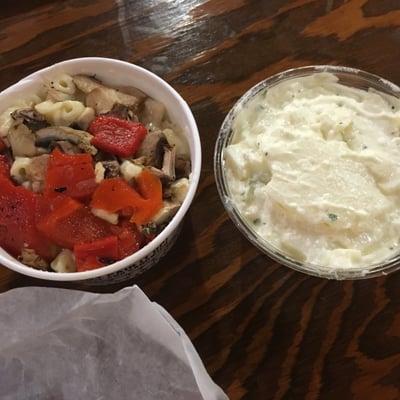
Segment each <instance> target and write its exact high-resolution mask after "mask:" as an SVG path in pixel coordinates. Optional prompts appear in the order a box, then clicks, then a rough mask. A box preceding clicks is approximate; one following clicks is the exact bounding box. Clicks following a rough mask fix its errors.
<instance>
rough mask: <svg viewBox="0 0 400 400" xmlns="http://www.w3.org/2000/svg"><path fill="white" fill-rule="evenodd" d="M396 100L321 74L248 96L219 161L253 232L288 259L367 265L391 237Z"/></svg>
mask: <svg viewBox="0 0 400 400" xmlns="http://www.w3.org/2000/svg"><path fill="white" fill-rule="evenodd" d="M399 110H400V101H399V100H398V99H395V98H392V97H389V96H387V95H384V94H383V93H379V92H376V91H372V90H369V91H362V90H358V89H353V88H349V87H346V86H344V85H341V84H339V83H338V81H337V78H336V77H335V76H334V75H331V74H327V73H321V74H314V75H312V76H309V77H304V78H296V79H291V80H287V81H285V82H282V83H279V84H277V85H276V86H274V87H273V88H271V89H269V90H268V91H266V90H264V91H262V92H260V93H259V94H257V95H256V96H255V97H254V98H253V99H252V100H250V102H249V103H247V105H246V106H245V107H244V108H242V109H241V110H240V111H239V112H238V114H237V116H236V118H235V120H234V125H233V131H234V134H233V139H232V142H231V144H230V145H229V146H227V148H226V149H225V153H224V163H225V169H226V177H227V182H228V186H229V189H230V192H231V196H232V200H233V201H234V203H235V205H236V207H237V208H238V210H239V211H240V212H241V214H242V215H243V216H244V218H245V219H246V220H247V221H248V222H249V223H250V224H251V225H252V227H253V228H254V230H255V231H256V233H257V234H258V235H259V236H260V237H261V238H262V239H263V240H266V241H267V242H269V243H270V244H272V245H273V246H274V247H275V248H277V249H278V250H279V251H281V252H283V253H284V254H286V255H289V256H291V257H292V258H294V259H295V260H298V261H302V262H303V261H307V262H309V263H313V264H316V265H320V266H329V267H333V268H334V267H337V268H356V267H363V268H365V267H367V266H368V265H371V264H375V263H379V262H382V261H384V260H385V259H387V258H390V257H392V256H393V255H394V254H395V253H397V252H398V250H399V238H400V111H399Z"/></svg>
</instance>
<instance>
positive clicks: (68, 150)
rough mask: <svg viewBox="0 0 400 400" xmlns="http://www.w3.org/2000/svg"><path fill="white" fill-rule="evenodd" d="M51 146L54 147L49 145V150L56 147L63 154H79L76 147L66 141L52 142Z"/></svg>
mask: <svg viewBox="0 0 400 400" xmlns="http://www.w3.org/2000/svg"><path fill="white" fill-rule="evenodd" d="M53 144H54V146H53V145H50V147H51V148H53V147H58V148H60V149H61V151H62V152H63V153H65V154H78V153H80V152H81V151H80V149H79V147H78V146H77V145H75V144H72V143H71V142H67V141H66V140H59V141H57V142H53Z"/></svg>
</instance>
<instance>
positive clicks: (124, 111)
mask: <svg viewBox="0 0 400 400" xmlns="http://www.w3.org/2000/svg"><path fill="white" fill-rule="evenodd" d="M106 115H110V116H114V117H117V118H120V119H126V120H128V121H135V122H138V121H139V118H138V116H137V115H136V114H135V113H134V112H133V110H132V109H130V108H129V107H127V106H124V105H123V104H114V105H113V108H112V109H111V111H109V112H108V113H106Z"/></svg>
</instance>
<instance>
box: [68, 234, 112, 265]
mask: <svg viewBox="0 0 400 400" xmlns="http://www.w3.org/2000/svg"><path fill="white" fill-rule="evenodd" d="M74 254H75V260H76V268H77V271H78V272H81V271H87V270H91V269H96V268H99V267H103V266H105V265H107V264H111V263H113V262H114V261H116V260H117V259H118V257H119V252H118V238H117V236H108V237H106V238H103V239H98V240H95V241H93V242H86V243H79V244H76V245H75V246H74Z"/></svg>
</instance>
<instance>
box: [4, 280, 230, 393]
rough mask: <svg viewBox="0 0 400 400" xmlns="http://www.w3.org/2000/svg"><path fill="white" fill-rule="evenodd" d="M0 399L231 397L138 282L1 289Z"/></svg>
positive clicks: (190, 344) (173, 321)
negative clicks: (105, 289)
mask: <svg viewBox="0 0 400 400" xmlns="http://www.w3.org/2000/svg"><path fill="white" fill-rule="evenodd" d="M0 399H2V400H27V399H29V400H30V399H38V400H39V399H40V400H47V399H49V400H50V399H51V400H53V399H57V400H62V399H74V400H75V399H85V400H91V399H96V400H103V399H104V400H119V399H124V400H125V399H137V400H155V399H157V400H181V399H182V400H183V399H184V400H226V399H228V397H227V396H226V395H225V394H224V393H223V392H222V390H221V389H220V388H219V387H218V386H216V385H215V384H214V383H213V382H212V380H211V378H210V377H209V375H208V374H207V372H206V370H205V368H204V365H203V363H202V362H201V360H200V358H199V356H198V354H197V352H196V350H195V349H194V347H193V345H192V343H191V342H190V340H189V338H188V337H187V335H186V334H185V333H184V331H183V330H182V328H180V326H179V325H178V324H177V323H176V321H175V320H174V319H173V318H172V317H171V316H170V315H169V314H168V312H167V311H166V310H164V309H163V308H162V307H161V306H159V305H158V304H156V303H152V302H150V300H149V299H148V298H147V297H146V295H145V294H144V293H143V292H142V291H141V290H140V289H139V288H138V287H137V286H134V287H129V288H125V289H122V290H121V291H119V292H117V293H114V294H94V293H87V292H80V291H74V290H66V289H55V288H38V287H28V288H20V289H14V290H11V291H9V292H7V293H4V294H1V295H0Z"/></svg>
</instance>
